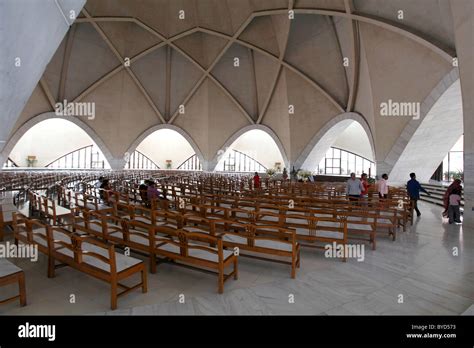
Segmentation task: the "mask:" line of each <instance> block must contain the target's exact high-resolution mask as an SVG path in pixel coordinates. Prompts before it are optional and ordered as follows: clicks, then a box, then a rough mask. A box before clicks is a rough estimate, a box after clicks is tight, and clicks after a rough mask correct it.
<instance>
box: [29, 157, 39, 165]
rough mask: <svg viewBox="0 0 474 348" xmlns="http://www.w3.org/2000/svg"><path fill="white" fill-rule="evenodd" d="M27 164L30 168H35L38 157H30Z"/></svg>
mask: <svg viewBox="0 0 474 348" xmlns="http://www.w3.org/2000/svg"><path fill="white" fill-rule="evenodd" d="M26 162H27V163H28V167H34V166H35V163H36V162H38V160H37V159H36V156H28V157H26Z"/></svg>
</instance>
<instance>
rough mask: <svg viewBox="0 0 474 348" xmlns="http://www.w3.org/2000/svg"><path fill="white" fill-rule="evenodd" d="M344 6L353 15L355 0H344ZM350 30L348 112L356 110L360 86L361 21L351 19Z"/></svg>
mask: <svg viewBox="0 0 474 348" xmlns="http://www.w3.org/2000/svg"><path fill="white" fill-rule="evenodd" d="M344 7H345V9H346V13H347V14H349V15H352V12H353V10H354V2H353V0H344ZM350 21H351V23H350V30H351V37H352V40H351V44H352V47H351V48H352V51H351V55H352V56H351V60H350V62H349V64H352V76H351V82H350V88H349V97H348V100H347V109H346V111H347V112H351V111H353V110H354V104H355V101H356V98H357V89H358V87H359V68H360V40H359V23H358V22H357V21H355V20H354V19H351V20H350Z"/></svg>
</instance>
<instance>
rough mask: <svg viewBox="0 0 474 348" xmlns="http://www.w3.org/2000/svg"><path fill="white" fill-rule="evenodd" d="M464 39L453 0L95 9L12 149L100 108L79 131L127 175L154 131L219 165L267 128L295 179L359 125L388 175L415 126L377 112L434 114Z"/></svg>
mask: <svg viewBox="0 0 474 348" xmlns="http://www.w3.org/2000/svg"><path fill="white" fill-rule="evenodd" d="M399 10H403V16H404V18H403V20H401V19H399V18H398V16H399ZM289 11H291V12H289ZM180 16H181V17H180ZM292 16H293V17H292ZM289 17H292V19H290V18H289ZM454 37H455V34H454V29H453V23H452V16H451V9H450V2H449V1H448V0H419V1H411V0H390V1H388V0H387V1H384V0H377V1H374V0H330V1H329V0H326V1H325V0H134V1H131V0H89V1H87V2H86V4H85V6H84V8H83V10H82V12H81V14H80V16H79V18H77V19H76V21H75V22H74V24H73V25H72V26H71V28H70V29H69V31H68V33H67V34H66V36H65V37H64V39H63V40H62V43H61V44H60V45H59V47H58V48H57V51H56V53H55V54H54V56H53V57H52V59H51V61H50V62H49V65H48V66H47V67H46V69H45V71H44V74H43V76H42V78H41V80H40V83H39V84H38V86H37V87H36V89H35V90H34V91H33V94H32V95H31V97H30V99H29V101H28V103H27V105H26V106H25V108H24V109H23V112H22V113H21V115H19V116H18V119H17V120H16V123H15V124H14V126H13V129H12V131H11V133H10V138H11V137H13V136H14V135H15V133H16V132H17V130H19V129H20V128H21V126H22V125H23V124H25V123H26V122H27V121H28V120H29V119H31V118H33V117H35V116H37V115H39V114H42V113H45V112H49V111H52V110H53V106H54V104H55V103H56V102H58V101H62V100H64V99H66V100H68V101H69V102H71V101H75V102H94V103H95V105H96V118H95V119H94V120H88V119H86V118H84V119H83V120H82V121H83V122H84V124H87V126H88V127H90V128H92V129H93V130H94V132H95V133H96V134H97V137H99V138H100V140H101V143H102V142H103V143H104V144H106V146H107V148H108V150H110V152H111V155H112V156H113V157H114V158H115V159H116V163H117V167H120V165H121V159H122V158H123V154H124V153H125V152H127V151H129V150H130V146H132V144H134V143H136V140H137V139H138V138H139V136H140V135H141V134H144V133H145V132H146V131H147V130H149V129H151V128H153V127H156V126H157V125H169V127H170V128H173V127H178V128H180V129H182V131H183V133H185V134H186V135H187V136H188V137H189V138H190V139H192V140H193V142H194V143H195V144H196V146H197V147H198V148H199V150H200V153H202V156H203V157H204V162H206V161H208V162H209V163H211V162H213V159H214V158H215V156H216V154H217V153H218V151H219V150H220V149H222V147H223V146H224V144H226V143H227V142H228V140H229V139H230V138H231V137H232V136H233V135H234V134H236V133H238V132H239V130H241V129H243V128H244V127H250V128H249V129H251V128H252V127H256V128H258V127H259V126H265V127H267V128H268V129H270V130H271V131H272V132H273V134H274V135H275V136H276V137H278V140H279V143H281V144H282V147H283V149H284V152H285V157H287V162H288V163H286V165H292V164H294V163H304V162H305V159H306V158H305V156H307V155H309V154H310V152H311V149H309V148H308V146H309V144H318V143H320V139H319V138H318V137H321V138H322V137H324V134H320V133H322V132H321V130H324V129H326V128H327V127H328V125H332V123H331V121H332V120H334V119H336V117H338V118H337V120H339V121H341V122H344V120H349V119H350V120H354V119H356V120H357V122H359V123H361V125H362V126H363V127H364V129H365V130H366V131H367V132H368V136H369V138H370V143H371V144H373V145H374V146H373V147H374V148H375V159H376V160H377V162H380V163H381V165H382V166H383V165H386V166H385V168H387V169H388V170H389V169H390V166H389V165H388V164H387V163H392V164H391V166H393V159H391V160H390V161H386V158H387V156H389V155H391V154H393V152H394V148H397V146H399V145H398V143H397V139H398V138H399V137H400V134H402V133H403V131H404V130H405V128H406V127H407V126H408V125H409V123H410V119H409V118H403V117H399V118H386V117H382V116H380V110H379V105H380V103H381V102H384V101H387V100H389V99H392V100H395V101H400V102H405V101H408V102H419V103H423V102H425V101H426V98H427V97H428V96H430V95H432V92H433V90H434V89H435V88H440V87H438V84H439V83H440V81H442V80H443V79H445V77H446V76H447V75H449V74H451V73H452V71H453V65H452V59H453V57H455V56H456V54H455V44H454ZM128 61H129V62H130V65H128V64H124V63H126V62H128ZM344 62H345V63H347V64H346V65H344V64H343V63H344ZM445 85H446V86H445V90H446V89H448V88H449V84H448V83H445ZM440 95H441V93H440ZM433 103H434V102H433ZM433 103H432V104H433ZM425 104H427V103H425ZM432 104H431V105H432ZM290 105H291V106H292V107H293V109H294V113H292V114H290V113H289V106H290ZM180 106H182V107H180ZM426 108H427V106H426V105H425V109H426ZM183 111H184V112H183ZM427 112H428V110H424V114H423V112H422V114H423V115H425V114H427ZM354 114H356V115H357V117H355V116H354ZM422 118H423V117H422ZM422 118H421V119H420V121H419V123H421V122H422ZM419 123H418V124H417V125H415V127H417V126H418V125H419ZM334 126H336V125H334ZM326 138H327V137H326ZM0 145H1V144H0ZM405 145H406V144H405ZM402 150H403V149H402ZM323 152H324V151H323ZM401 152H402V151H399V153H401ZM4 155H5V154H4ZM204 166H205V167H206V163H204ZM385 168H384V169H385Z"/></svg>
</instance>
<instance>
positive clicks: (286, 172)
mask: <svg viewBox="0 0 474 348" xmlns="http://www.w3.org/2000/svg"><path fill="white" fill-rule="evenodd" d="M282 177H283V180H284V181H286V180H288V171H287V170H286V168H283V174H282Z"/></svg>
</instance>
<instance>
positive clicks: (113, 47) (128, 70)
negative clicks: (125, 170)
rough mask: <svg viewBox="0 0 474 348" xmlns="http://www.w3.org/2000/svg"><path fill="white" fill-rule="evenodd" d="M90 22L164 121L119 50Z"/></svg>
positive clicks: (161, 119)
mask: <svg viewBox="0 0 474 348" xmlns="http://www.w3.org/2000/svg"><path fill="white" fill-rule="evenodd" d="M82 13H84V16H86V17H87V18H92V17H91V15H90V14H89V12H88V11H87V10H86V9H83V10H82ZM91 24H92V26H93V27H94V29H95V30H96V31H97V32H98V33H99V35H100V36H101V37H102V39H103V40H104V41H105V43H106V44H107V45H108V46H109V49H110V50H111V51H112V52H113V54H114V55H115V56H116V57H117V59H118V60H119V61H120V63H121V65H122V66H123V67H124V68H125V70H126V71H127V73H128V74H129V75H130V77H131V78H132V80H133V82H135V84H136V85H137V87H138V89H139V90H140V91H141V92H142V94H143V96H144V97H145V99H146V100H147V102H148V103H149V104H150V106H151V107H152V109H153V110H154V111H155V113H156V115H157V116H158V118H159V119H160V121H161V122H162V123H166V120H165V118H164V117H163V115H162V114H161V112H160V110H158V107H157V106H156V105H155V103H154V102H153V100H152V99H151V97H150V95H149V94H148V92H147V91H146V89H145V87H143V85H142V84H141V82H140V81H139V80H138V78H137V77H136V75H135V74H134V73H133V71H132V69H130V67H128V66H125V64H124V63H125V61H124V59H123V57H122V56H121V54H120V53H119V51H117V49H116V48H115V46H114V45H113V44H112V42H111V41H110V39H109V38H108V37H107V35H105V33H104V31H103V30H102V29H101V28H100V27H99V25H98V24H97V23H96V22H95V21H91Z"/></svg>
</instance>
